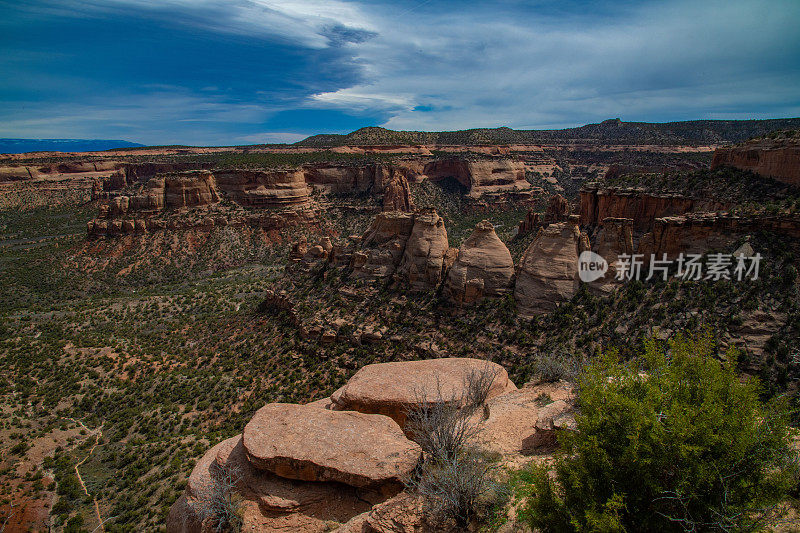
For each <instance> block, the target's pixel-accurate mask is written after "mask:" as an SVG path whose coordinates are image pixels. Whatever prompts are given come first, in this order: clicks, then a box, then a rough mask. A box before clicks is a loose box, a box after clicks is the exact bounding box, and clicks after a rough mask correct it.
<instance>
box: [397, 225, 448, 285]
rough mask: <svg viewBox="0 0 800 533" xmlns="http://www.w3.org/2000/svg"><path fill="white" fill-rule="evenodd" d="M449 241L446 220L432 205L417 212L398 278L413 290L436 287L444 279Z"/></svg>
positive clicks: (398, 271) (398, 270)
mask: <svg viewBox="0 0 800 533" xmlns="http://www.w3.org/2000/svg"><path fill="white" fill-rule="evenodd" d="M447 250H448V241H447V231H446V230H445V228H444V220H442V217H440V216H439V215H437V214H436V211H434V210H432V209H429V210H425V211H421V212H418V213H416V214H415V215H414V227H413V229H412V230H411V235H410V236H409V238H408V240H407V241H406V245H405V249H404V251H403V258H402V260H401V262H400V266H399V267H398V269H397V274H396V276H397V278H398V279H399V280H400V282H401V283H404V284H407V286H408V287H409V288H410V289H411V290H412V291H425V290H430V289H435V288H436V287H437V286H438V285H439V283H440V282H441V281H442V276H443V275H444V268H445V258H446V256H447Z"/></svg>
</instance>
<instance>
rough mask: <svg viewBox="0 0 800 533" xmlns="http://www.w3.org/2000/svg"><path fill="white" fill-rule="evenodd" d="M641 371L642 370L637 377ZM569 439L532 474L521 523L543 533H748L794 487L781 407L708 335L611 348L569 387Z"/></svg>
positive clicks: (776, 511) (769, 519)
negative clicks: (634, 353) (573, 426)
mask: <svg viewBox="0 0 800 533" xmlns="http://www.w3.org/2000/svg"><path fill="white" fill-rule="evenodd" d="M642 370H644V372H642ZM579 391H580V394H579V397H578V407H579V414H578V415H577V416H576V422H577V431H576V432H571V433H564V434H562V435H560V436H559V441H560V442H561V443H562V449H561V451H560V452H559V453H558V455H557V459H556V461H555V464H554V466H553V470H552V473H551V472H550V471H549V470H548V468H547V467H531V468H529V469H527V470H526V471H525V472H524V473H523V475H522V479H523V480H524V481H523V482H522V483H520V484H519V485H518V488H517V490H518V492H519V494H521V495H522V497H523V498H525V499H526V503H525V505H524V509H523V512H522V513H521V517H522V519H523V520H524V521H526V522H527V523H528V524H529V525H530V526H532V527H534V528H539V529H541V530H542V531H755V530H759V529H761V528H763V527H765V526H766V525H768V524H770V523H773V522H775V521H777V520H780V515H781V512H780V511H781V504H782V503H783V502H785V500H786V499H787V497H788V494H789V492H790V491H792V490H793V489H796V487H797V483H798V461H797V451H796V450H795V449H793V448H792V446H791V442H790V441H791V437H792V432H791V431H790V427H789V424H788V420H789V416H788V408H787V405H786V402H785V401H783V400H781V399H776V400H773V401H770V402H769V403H766V404H765V403H762V402H761V401H760V400H759V387H758V382H757V380H756V379H753V378H751V379H747V380H741V379H740V377H739V375H738V373H737V372H736V352H735V351H734V350H729V351H728V352H726V353H724V354H718V353H717V350H716V347H715V345H714V342H713V339H712V338H711V336H710V335H709V334H708V333H704V334H698V335H696V336H692V337H682V336H678V337H676V338H675V339H674V340H672V341H671V342H669V343H668V344H667V345H666V346H665V345H664V344H663V343H658V342H656V341H655V340H650V341H648V342H646V343H645V345H644V349H643V351H642V352H641V353H640V354H639V356H638V357H637V358H635V359H632V360H630V361H628V362H627V363H623V362H620V361H619V359H618V358H617V354H616V353H615V352H614V351H613V350H612V351H608V352H606V353H604V354H603V355H602V356H601V357H600V358H598V359H596V360H594V361H593V362H591V363H590V364H589V365H588V367H587V369H586V371H585V372H584V373H583V374H582V375H581V377H580V379H579Z"/></svg>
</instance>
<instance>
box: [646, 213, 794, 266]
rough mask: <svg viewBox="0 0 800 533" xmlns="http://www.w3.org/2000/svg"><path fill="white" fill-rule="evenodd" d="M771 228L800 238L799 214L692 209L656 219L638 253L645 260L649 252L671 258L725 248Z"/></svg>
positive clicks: (782, 233) (781, 233) (791, 236)
mask: <svg viewBox="0 0 800 533" xmlns="http://www.w3.org/2000/svg"><path fill="white" fill-rule="evenodd" d="M762 231H764V232H771V233H777V234H780V235H782V236H783V237H784V238H785V239H789V240H795V239H800V216H798V215H796V214H795V215H776V216H767V215H751V216H736V215H731V214H717V213H694V214H689V215H685V216H679V217H663V218H659V219H656V220H655V223H654V224H653V230H652V231H650V232H648V233H645V234H644V235H643V236H642V238H641V240H640V241H639V246H638V248H637V250H636V251H637V253H640V254H643V255H644V259H645V260H649V258H650V255H651V254H654V255H655V257H656V258H658V259H661V258H662V256H663V254H666V255H667V259H668V260H674V259H676V258H677V257H678V255H679V254H681V253H683V254H690V253H694V254H702V253H705V252H707V251H709V250H726V249H728V248H730V247H731V246H732V245H733V244H734V243H735V242H736V241H737V240H738V239H739V238H741V237H743V236H745V235H752V234H753V233H757V232H762Z"/></svg>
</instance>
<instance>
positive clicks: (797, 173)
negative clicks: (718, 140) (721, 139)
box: [711, 136, 800, 185]
mask: <svg viewBox="0 0 800 533" xmlns="http://www.w3.org/2000/svg"><path fill="white" fill-rule="evenodd" d="M720 166H731V167H735V168H739V169H742V170H751V171H753V172H755V173H757V174H760V175H762V176H766V177H769V178H773V179H776V180H778V181H782V182H784V183H789V184H791V185H800V138H798V137H797V136H795V137H789V138H784V139H775V140H768V139H762V140H758V141H751V142H748V143H745V144H743V145H739V146H731V147H726V148H717V150H716V152H714V160H713V161H712V163H711V168H717V167H720Z"/></svg>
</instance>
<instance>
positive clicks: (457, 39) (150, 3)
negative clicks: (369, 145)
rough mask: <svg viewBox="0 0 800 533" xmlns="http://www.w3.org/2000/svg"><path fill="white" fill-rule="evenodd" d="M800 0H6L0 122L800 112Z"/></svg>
mask: <svg viewBox="0 0 800 533" xmlns="http://www.w3.org/2000/svg"><path fill="white" fill-rule="evenodd" d="M799 26H800V0H763V1H761V0H657V1H649V0H643V1H626V0H617V1H613V2H604V1H595V2H587V1H578V0H552V1H551V0H538V1H537V0H533V1H513V0H508V1H504V0H500V1H494V2H491V1H481V2H470V1H466V0H416V1H409V2H406V1H396V0H392V1H376V2H366V1H345V0H307V1H301V0H105V1H99V0H70V1H68V0H12V1H6V0H0V137H15V138H84V139H86V138H102V139H124V140H128V141H133V142H139V143H143V144H149V145H155V144H191V145H231V144H256V143H265V142H266V143H269V142H295V141H297V140H300V139H302V138H304V137H306V136H308V135H311V134H314V133H346V132H349V131H352V130H355V129H357V128H360V127H364V126H383V127H387V128H392V129H408V130H429V131H430V130H436V131H439V130H456V129H466V128H475V127H498V126H508V127H512V128H518V129H540V128H562V127H572V126H579V125H583V124H587V123H595V122H600V121H602V120H605V119H608V118H616V117H620V118H622V120H625V121H650V122H665V121H673V120H692V119H749V118H783V117H800V30H798V27H799Z"/></svg>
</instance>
